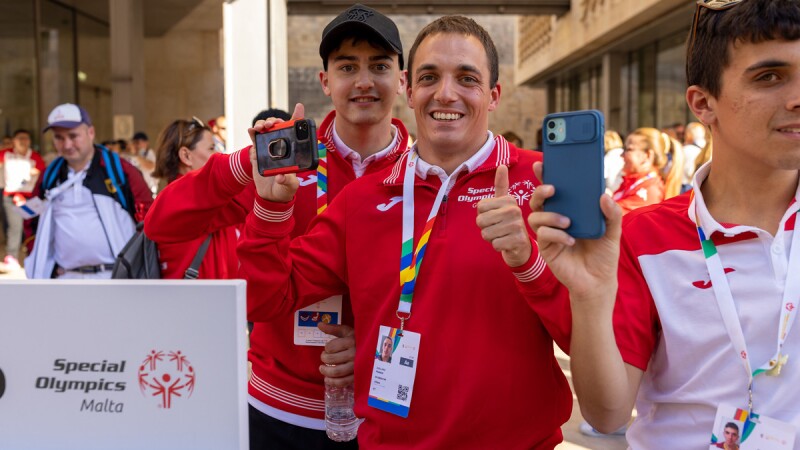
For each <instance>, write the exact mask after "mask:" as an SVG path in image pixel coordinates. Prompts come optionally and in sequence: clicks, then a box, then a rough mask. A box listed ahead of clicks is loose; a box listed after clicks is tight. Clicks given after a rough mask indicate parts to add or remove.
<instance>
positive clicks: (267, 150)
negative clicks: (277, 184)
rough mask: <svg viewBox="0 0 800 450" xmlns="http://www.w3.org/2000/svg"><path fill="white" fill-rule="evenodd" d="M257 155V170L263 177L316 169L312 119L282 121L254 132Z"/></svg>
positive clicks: (314, 130)
mask: <svg viewBox="0 0 800 450" xmlns="http://www.w3.org/2000/svg"><path fill="white" fill-rule="evenodd" d="M256 159H257V160H258V173H260V174H261V176H263V177H269V176H274V175H278V174H281V173H297V172H302V171H304V170H314V169H316V168H317V164H318V163H319V152H318V150H317V125H316V124H315V123H314V120H313V119H295V120H290V121H288V122H281V123H278V124H276V125H275V126H274V127H272V128H270V129H269V130H267V131H265V132H263V133H259V134H257V135H256Z"/></svg>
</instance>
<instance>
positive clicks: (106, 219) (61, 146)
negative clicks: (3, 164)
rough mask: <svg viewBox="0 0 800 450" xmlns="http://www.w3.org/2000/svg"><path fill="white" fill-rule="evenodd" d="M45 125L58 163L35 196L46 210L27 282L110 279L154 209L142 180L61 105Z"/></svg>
mask: <svg viewBox="0 0 800 450" xmlns="http://www.w3.org/2000/svg"><path fill="white" fill-rule="evenodd" d="M47 123H48V125H47V127H46V128H45V129H44V131H47V130H52V132H53V144H54V146H55V148H56V150H57V151H58V154H59V157H58V158H56V159H55V160H54V161H53V162H52V163H50V165H49V166H48V167H47V170H45V172H44V175H43V176H42V177H41V178H40V179H39V182H38V184H37V187H36V190H35V191H34V193H35V194H36V195H37V196H38V198H39V199H41V200H44V203H43V205H42V207H41V208H39V211H41V215H40V216H39V217H37V219H38V224H37V227H36V240H35V243H34V247H33V250H32V252H31V256H29V257H28V258H27V259H26V264H25V271H26V273H27V275H28V278H110V277H111V267H112V265H113V263H114V258H115V256H116V255H117V254H118V253H119V252H120V250H122V247H123V246H124V245H125V243H126V242H127V241H128V239H130V237H131V236H132V235H133V232H134V231H135V229H136V222H138V221H141V220H142V219H143V218H144V214H145V213H146V212H147V209H148V208H149V207H150V204H151V203H152V202H153V199H152V195H151V193H150V190H149V189H148V188H147V184H145V182H144V179H143V178H142V174H141V172H139V171H138V170H136V168H134V167H133V166H132V165H131V164H130V163H128V162H127V161H124V160H121V159H120V158H119V156H118V155H117V154H115V153H112V152H110V151H109V150H108V149H106V148H104V147H102V146H98V145H95V144H94V136H95V132H94V127H93V126H92V120H91V118H90V117H89V114H88V113H87V112H86V110H84V109H83V108H82V107H80V106H78V105H73V104H71V103H65V104H63V105H59V106H57V107H56V108H55V109H53V111H52V112H51V113H50V115H49V116H48V118H47ZM32 206H35V205H32Z"/></svg>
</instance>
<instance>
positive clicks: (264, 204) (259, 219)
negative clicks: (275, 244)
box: [247, 196, 294, 236]
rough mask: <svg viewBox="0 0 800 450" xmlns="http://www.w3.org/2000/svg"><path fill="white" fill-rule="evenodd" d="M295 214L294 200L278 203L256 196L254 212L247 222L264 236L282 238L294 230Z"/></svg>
mask: <svg viewBox="0 0 800 450" xmlns="http://www.w3.org/2000/svg"><path fill="white" fill-rule="evenodd" d="M293 213H294V199H293V200H292V201H290V202H288V203H277V202H271V201H269V200H264V199H263V198H261V197H259V196H256V200H255V203H254V204H253V212H252V214H250V217H248V219H247V220H248V222H249V224H250V225H251V226H252V227H254V228H255V229H257V230H259V231H260V232H262V233H264V234H267V235H271V236H281V235H285V234H289V233H290V232H291V231H292V229H293V228H294V217H293Z"/></svg>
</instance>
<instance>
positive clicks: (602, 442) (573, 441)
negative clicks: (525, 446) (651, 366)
mask: <svg viewBox="0 0 800 450" xmlns="http://www.w3.org/2000/svg"><path fill="white" fill-rule="evenodd" d="M24 279H25V271H24V269H19V270H14V271H8V270H7V268H6V267H5V265H4V264H3V263H2V261H0V283H2V281H4V280H24ZM555 351H556V358H558V362H559V364H560V365H561V368H562V369H563V370H564V374H565V375H566V376H567V380H569V382H570V387H571V386H572V375H571V372H570V370H569V356H567V355H566V354H564V353H563V352H562V351H561V350H559V349H558V347H555ZM582 420H583V419H582V418H581V413H580V409H579V407H578V401H577V400H576V399H575V396H574V395H573V407H572V417H570V419H569V422H567V423H565V424H564V427H563V432H564V442H563V443H562V444H561V445H559V446H558V447H556V449H557V450H625V449H627V447H628V446H627V443H626V441H625V438H624V437H621V436H613V437H612V436H609V437H589V436H584V435H582V434H581V432H580V431H579V429H578V427H579V426H580V423H581V421H582Z"/></svg>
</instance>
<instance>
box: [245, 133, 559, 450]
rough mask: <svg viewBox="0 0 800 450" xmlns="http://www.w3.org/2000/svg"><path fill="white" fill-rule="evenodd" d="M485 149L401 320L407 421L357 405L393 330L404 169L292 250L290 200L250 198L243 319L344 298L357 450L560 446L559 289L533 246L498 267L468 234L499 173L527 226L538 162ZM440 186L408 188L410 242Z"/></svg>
mask: <svg viewBox="0 0 800 450" xmlns="http://www.w3.org/2000/svg"><path fill="white" fill-rule="evenodd" d="M495 142H496V145H495V149H494V150H493V152H492V154H491V156H489V158H488V160H487V161H486V162H485V163H484V164H482V165H481V166H479V167H478V168H476V169H475V170H474V171H472V172H471V173H468V174H463V175H462V176H460V177H459V178H458V179H457V181H456V182H455V184H454V185H453V187H452V189H451V190H450V192H449V194H448V196H447V200H446V201H445V202H444V203H443V205H442V207H441V209H440V211H439V215H438V218H437V220H436V223H435V225H434V228H433V230H432V233H431V237H430V240H429V242H428V246H427V249H426V253H425V258H424V261H423V263H422V266H421V268H420V273H419V277H418V279H417V283H416V290H415V294H414V301H413V307H412V310H411V313H412V315H411V318H410V320H408V321H407V322H406V330H410V331H414V332H417V333H420V334H421V338H420V339H421V342H420V351H419V359H418V360H417V373H416V381H415V385H414V393H413V399H412V401H411V407H410V413H409V416H408V418H401V417H398V416H395V415H392V414H389V413H387V412H384V411H381V410H378V409H375V408H372V407H370V406H368V405H367V398H368V395H369V385H370V379H371V373H372V368H373V363H374V359H375V356H374V355H375V342H376V341H377V339H378V332H379V331H378V330H379V328H380V326H381V325H386V326H391V327H398V326H399V325H400V323H399V320H398V318H397V317H396V315H395V314H396V312H397V307H398V300H399V298H400V283H399V270H400V252H401V230H402V209H403V208H402V202H401V201H397V199H398V198H399V199H402V190H403V188H402V183H403V173H404V172H405V163H406V157H403V158H400V160H398V162H397V163H396V164H395V165H394V167H393V168H392V170H386V171H384V172H383V173H380V174H375V175H372V176H367V177H363V178H361V179H359V180H356V181H354V182H353V183H351V184H350V185H349V186H348V187H347V188H346V189H345V190H344V191H342V192H341V193H340V195H339V196H338V197H337V198H336V200H335V201H334V202H333V203H332V204H331V205H330V207H329V208H328V210H327V211H326V213H325V214H323V215H320V216H319V217H317V218H316V219H315V221H314V222H312V224H311V228H310V229H309V231H308V233H307V234H306V235H304V236H301V237H299V238H296V239H294V240H290V231H291V229H292V227H293V226H294V223H295V219H294V217H293V216H292V214H291V211H292V208H297V203H296V202H295V203H292V202H290V203H272V202H268V201H265V200H263V199H261V198H260V197H259V198H256V206H255V208H254V210H253V212H252V213H251V214H250V215H249V216H248V218H247V223H246V225H245V228H244V231H243V233H244V234H243V235H242V238H241V240H240V243H239V248H238V253H239V258H240V262H241V265H242V266H241V270H242V273H243V275H244V276H245V278H247V280H248V286H247V291H248V314H249V316H250V317H251V318H258V319H260V320H269V319H270V318H272V317H276V316H284V315H286V314H287V313H289V312H291V311H294V310H295V309H297V308H299V307H302V306H304V305H309V304H312V303H314V302H316V301H319V300H320V299H323V298H327V297H329V296H331V295H334V294H337V293H342V292H348V290H349V292H350V296H351V297H350V299H351V305H352V308H353V313H354V318H355V337H356V349H357V353H356V361H355V394H356V408H355V411H356V415H357V416H359V417H363V418H365V419H366V420H365V422H364V423H363V424H362V425H361V427H360V428H359V432H358V440H359V445H360V446H361V448H364V449H408V448H414V449H451V448H458V449H486V448H498V449H499V448H502V449H531V448H537V449H538V448H541V449H552V448H553V447H554V446H555V445H556V444H558V443H559V442H560V441H561V440H562V436H561V430H560V426H561V425H562V424H563V423H564V422H565V421H566V420H567V419H568V418H569V417H570V412H571V409H572V395H571V393H570V389H569V386H568V384H567V381H566V379H565V378H564V375H563V374H562V372H561V369H560V367H559V365H558V363H557V361H556V359H555V357H554V355H553V339H554V338H555V339H556V341H557V342H558V343H559V345H560V346H562V348H564V349H567V345H568V341H569V329H570V326H571V316H570V314H569V305H568V302H567V301H564V300H563V299H564V297H558V296H557V297H555V298H554V300H555V299H560V300H561V301H550V297H549V294H550V293H551V292H555V291H556V290H557V289H558V288H559V286H560V285H559V284H558V282H557V280H556V279H555V277H554V276H553V275H552V273H551V272H550V271H549V269H547V267H546V266H545V265H544V262H543V260H542V259H541V257H539V255H538V252H537V251H536V246H535V245H534V251H533V252H532V255H531V258H530V260H529V261H528V262H527V263H526V264H524V265H522V266H521V267H517V268H514V269H509V267H508V266H507V265H506V264H505V263H504V261H503V259H502V256H501V255H500V253H499V252H497V251H495V250H494V249H493V248H492V245H491V244H490V243H488V242H486V241H484V240H483V239H482V238H481V231H480V229H479V228H478V226H477V224H476V223H475V220H476V217H477V210H476V205H477V203H478V201H479V200H480V199H481V198H483V197H484V196H486V195H489V196H492V195H493V192H492V191H493V189H494V177H495V168H496V167H497V166H498V165H500V164H504V165H508V166H509V182H510V192H511V193H512V194H513V195H515V196H516V197H517V201H518V202H519V205H520V207H521V208H522V211H523V214H524V216H525V217H527V215H528V214H529V213H530V207H529V204H528V200H529V199H530V194H531V193H532V191H533V188H534V185H535V184H538V183H537V181H536V179H535V177H534V175H533V171H532V169H531V165H532V163H533V162H534V161H541V154H540V153H538V152H531V151H524V150H523V151H520V150H519V149H517V148H515V147H513V146H511V145H509V144H508V143H507V142H506V141H505V139H503V138H502V137H497V138H496V141H495ZM440 185H441V181H440V180H439V178H438V177H436V176H429V177H427V179H426V180H422V179H421V178H420V177H418V176H417V177H415V209H416V212H415V217H414V223H415V228H414V231H415V237H414V242H415V244H416V242H417V241H418V239H419V236H420V233H421V230H422V229H423V225H424V223H425V221H426V219H427V216H428V213H429V211H430V210H431V207H432V205H433V202H434V199H435V197H436V194H437V191H438V189H439V187H440ZM295 215H296V213H295ZM529 232H530V230H529ZM530 233H531V234H532V232H530ZM515 275H516V277H515ZM533 279H536V280H537V281H538V282H537V283H531V282H530V281H531V280H533ZM522 282H526V283H525V284H524V285H523V283H522ZM523 289H524V290H526V293H528V294H529V298H531V300H530V301H528V302H526V300H525V297H523V295H522V290H523ZM537 291H538V292H537Z"/></svg>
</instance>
